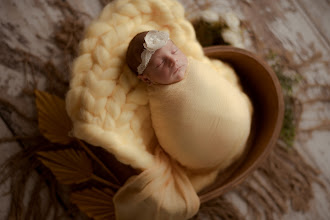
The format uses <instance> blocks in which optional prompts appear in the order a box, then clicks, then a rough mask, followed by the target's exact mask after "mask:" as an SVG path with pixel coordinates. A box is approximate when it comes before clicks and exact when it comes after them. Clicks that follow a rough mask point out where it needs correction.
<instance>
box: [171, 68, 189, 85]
mask: <svg viewBox="0 0 330 220" xmlns="http://www.w3.org/2000/svg"><path fill="white" fill-rule="evenodd" d="M186 70H187V65H184V66H182V67H181V68H180V69H179V70H178V71H177V72H176V73H175V75H174V78H175V80H176V82H179V81H181V80H183V79H184V78H185V76H186Z"/></svg>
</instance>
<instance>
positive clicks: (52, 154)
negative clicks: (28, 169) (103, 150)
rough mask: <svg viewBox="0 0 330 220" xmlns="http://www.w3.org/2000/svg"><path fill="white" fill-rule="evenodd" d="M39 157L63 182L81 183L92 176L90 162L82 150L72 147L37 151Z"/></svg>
mask: <svg viewBox="0 0 330 220" xmlns="http://www.w3.org/2000/svg"><path fill="white" fill-rule="evenodd" d="M38 154H39V155H40V156H41V157H40V158H39V159H40V160H41V162H42V163H43V164H44V165H45V166H47V167H48V168H49V169H50V170H51V171H52V172H53V174H54V175H55V176H56V179H57V180H58V181H59V182H61V183H63V184H74V183H82V182H85V181H87V180H89V179H91V178H92V176H93V168H92V162H91V160H90V159H89V158H88V157H87V155H86V153H85V152H83V151H76V150H73V149H66V150H57V151H47V152H38Z"/></svg>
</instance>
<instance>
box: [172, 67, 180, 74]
mask: <svg viewBox="0 0 330 220" xmlns="http://www.w3.org/2000/svg"><path fill="white" fill-rule="evenodd" d="M181 67H182V66H179V67H178V68H176V70H174V72H173V74H176V73H177V72H178V71H179V70H180V69H181Z"/></svg>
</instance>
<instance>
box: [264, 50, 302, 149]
mask: <svg viewBox="0 0 330 220" xmlns="http://www.w3.org/2000/svg"><path fill="white" fill-rule="evenodd" d="M266 59H267V61H268V63H269V64H270V66H271V67H272V69H273V71H274V72H275V73H276V75H277V77H278V79H279V81H280V84H281V87H282V91H283V94H284V104H285V110H284V119H283V127H282V130H281V133H280V139H281V140H282V141H283V142H284V143H285V144H286V147H287V148H291V147H293V143H294V139H295V134H296V122H295V111H294V98H293V96H292V91H293V90H292V88H293V86H294V85H295V84H296V83H298V82H299V81H300V80H301V77H300V76H299V75H297V74H296V73H294V74H293V75H291V76H287V75H285V74H284V71H285V65H284V62H283V60H282V59H281V57H280V56H279V55H278V54H276V53H275V52H273V51H271V50H270V51H269V53H268V54H267V56H266Z"/></svg>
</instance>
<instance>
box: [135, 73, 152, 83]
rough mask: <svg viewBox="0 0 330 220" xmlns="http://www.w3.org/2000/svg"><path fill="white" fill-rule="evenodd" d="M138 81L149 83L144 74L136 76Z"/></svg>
mask: <svg viewBox="0 0 330 220" xmlns="http://www.w3.org/2000/svg"><path fill="white" fill-rule="evenodd" d="M137 78H138V79H140V80H142V81H143V82H145V83H149V82H150V79H149V78H148V76H146V75H145V74H139V75H138V76H137Z"/></svg>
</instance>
